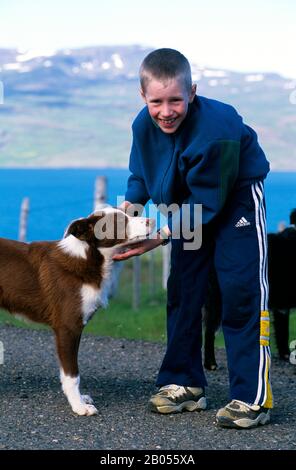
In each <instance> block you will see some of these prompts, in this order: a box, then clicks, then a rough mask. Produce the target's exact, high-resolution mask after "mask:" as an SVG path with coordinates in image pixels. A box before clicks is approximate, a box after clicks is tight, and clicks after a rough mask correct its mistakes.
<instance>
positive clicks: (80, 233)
mask: <svg viewBox="0 0 296 470" xmlns="http://www.w3.org/2000/svg"><path fill="white" fill-rule="evenodd" d="M93 233H94V224H93V223H92V221H91V220H89V219H78V220H74V222H72V223H71V224H70V226H69V228H68V230H67V232H66V236H68V235H73V236H74V237H75V238H78V239H79V240H84V241H88V240H90V239H91V238H92V237H93Z"/></svg>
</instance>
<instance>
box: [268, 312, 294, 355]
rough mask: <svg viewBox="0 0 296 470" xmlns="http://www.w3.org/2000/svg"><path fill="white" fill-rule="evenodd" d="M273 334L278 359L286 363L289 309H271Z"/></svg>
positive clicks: (288, 351)
mask: <svg viewBox="0 0 296 470" xmlns="http://www.w3.org/2000/svg"><path fill="white" fill-rule="evenodd" d="M272 312H273V321H274V333H275V340H276V345H277V349H278V352H279V357H280V359H283V360H284V361H288V360H289V357H290V348H289V313H290V311H289V309H276V308H275V309H273V310H272Z"/></svg>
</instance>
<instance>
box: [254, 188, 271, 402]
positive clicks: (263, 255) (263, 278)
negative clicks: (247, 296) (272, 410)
mask: <svg viewBox="0 0 296 470" xmlns="http://www.w3.org/2000/svg"><path fill="white" fill-rule="evenodd" d="M252 195H253V199H254V203H255V220H256V231H257V237H258V248H259V282H260V294H261V298H260V330H261V322H262V318H261V317H262V314H263V312H267V313H266V314H265V315H266V318H264V320H265V323H267V324H268V320H269V318H268V317H267V315H268V311H267V309H268V278H267V235H266V217H265V208H264V196H263V183H262V182H258V183H255V184H253V185H252ZM265 315H264V316H265ZM260 334H261V333H260ZM266 339H267V340H268V339H269V338H268V337H267V338H266ZM259 347H260V361H259V370H258V388H257V395H256V399H255V402H254V404H256V405H263V404H264V403H265V402H266V400H267V392H268V390H267V387H268V384H269V366H270V350H269V346H268V343H267V345H262V344H260V346H259Z"/></svg>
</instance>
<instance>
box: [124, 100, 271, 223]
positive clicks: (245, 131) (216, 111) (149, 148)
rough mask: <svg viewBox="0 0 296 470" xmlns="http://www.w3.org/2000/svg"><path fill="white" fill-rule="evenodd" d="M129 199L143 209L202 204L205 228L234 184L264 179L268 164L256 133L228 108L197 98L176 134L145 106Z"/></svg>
mask: <svg viewBox="0 0 296 470" xmlns="http://www.w3.org/2000/svg"><path fill="white" fill-rule="evenodd" d="M132 129H133V144H132V150H131V155H130V171H131V173H132V174H131V176H130V178H129V180H128V189H127V192H126V195H125V199H126V200H127V201H130V202H132V203H138V204H143V205H145V204H146V202H147V201H148V200H149V199H150V198H151V199H152V201H153V202H154V204H156V205H159V204H161V203H164V204H166V205H167V206H169V205H170V204H172V203H177V204H179V205H181V204H182V203H195V204H202V205H203V223H207V222H209V221H211V220H212V219H213V218H214V217H215V216H216V215H217V214H218V213H219V212H220V210H221V209H222V207H223V206H224V204H225V201H226V198H227V196H228V194H229V192H230V191H231V190H232V189H233V188H234V186H235V185H238V186H243V185H246V184H251V182H253V181H254V180H262V179H264V178H265V177H266V175H267V173H268V171H269V163H268V161H267V160H266V157H265V155H264V153H263V151H262V149H261V147H260V146H259V144H258V141H257V135H256V133H255V132H254V130H253V129H251V128H250V127H249V126H247V125H246V124H244V123H243V121H242V118H241V117H240V116H239V114H238V113H237V112H236V110H235V109H234V108H233V107H232V106H230V105H227V104H224V103H221V102H219V101H215V100H212V99H208V98H204V97H201V96H196V97H195V98H194V101H193V103H191V104H190V105H189V109H188V113H187V116H186V118H185V119H184V121H183V122H182V124H181V126H180V127H179V128H178V130H177V131H176V132H175V133H174V134H165V133H164V132H162V131H161V129H159V128H158V127H157V126H156V125H155V124H154V123H153V121H152V119H151V117H150V115H149V112H148V108H147V106H146V107H145V108H143V109H142V111H141V112H140V113H139V114H138V116H137V117H136V119H135V121H134V123H133V126H132Z"/></svg>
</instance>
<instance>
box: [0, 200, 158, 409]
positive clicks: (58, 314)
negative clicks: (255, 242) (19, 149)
mask: <svg viewBox="0 0 296 470" xmlns="http://www.w3.org/2000/svg"><path fill="white" fill-rule="evenodd" d="M154 224H155V223H154V220H153V219H147V218H144V217H131V216H129V215H127V214H126V213H124V212H123V211H121V210H119V209H115V208H106V209H103V210H101V211H96V212H94V213H93V214H91V215H90V216H88V217H86V218H81V219H78V220H75V221H73V222H72V223H71V224H70V225H69V226H68V228H67V229H66V231H65V234H64V238H63V239H62V240H60V241H42V242H33V243H23V242H18V241H14V240H8V239H3V238H0V266H1V269H0V307H1V308H4V309H5V310H7V311H9V312H10V313H12V314H17V313H21V314H22V315H23V316H25V317H26V318H28V319H29V320H32V321H34V322H39V323H44V324H46V325H49V326H50V327H51V328H52V330H53V332H54V335H55V340H56V349H57V355H58V359H59V363H60V379H61V384H62V390H63V392H64V394H65V395H66V397H67V399H68V402H69V404H70V406H71V407H72V410H73V412H74V413H76V414H78V415H87V416H90V415H94V414H96V413H97V409H96V407H95V406H94V404H93V400H92V398H91V397H90V396H89V395H81V393H80V389H79V382H80V376H79V370H78V361H77V358H78V348H79V342H80V337H81V334H82V330H83V328H84V326H85V325H86V324H87V322H88V321H89V320H90V319H91V317H92V316H93V314H94V313H95V311H96V310H97V309H98V308H99V307H106V306H107V303H108V295H109V290H110V288H111V286H112V282H113V280H112V265H113V260H112V256H113V255H114V253H115V252H116V250H117V249H123V248H124V245H126V244H130V243H133V242H138V241H140V240H144V239H145V238H147V237H148V236H149V235H150V234H151V233H152V231H153V229H154Z"/></svg>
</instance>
